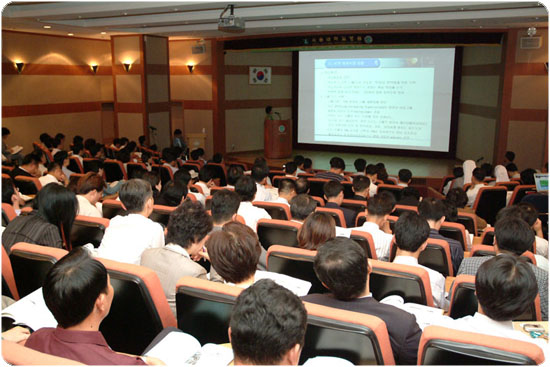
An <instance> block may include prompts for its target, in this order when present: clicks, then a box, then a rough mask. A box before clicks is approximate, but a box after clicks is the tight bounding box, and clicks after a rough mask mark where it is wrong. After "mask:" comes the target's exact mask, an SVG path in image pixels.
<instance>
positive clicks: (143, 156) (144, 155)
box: [141, 152, 153, 164]
mask: <svg viewBox="0 0 550 367" xmlns="http://www.w3.org/2000/svg"><path fill="white" fill-rule="evenodd" d="M152 158H153V156H152V155H151V153H149V152H143V153H141V161H142V162H143V163H145V164H147V163H149V164H151V163H152V161H151V159H152Z"/></svg>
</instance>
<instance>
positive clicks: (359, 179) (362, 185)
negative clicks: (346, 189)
mask: <svg viewBox="0 0 550 367" xmlns="http://www.w3.org/2000/svg"><path fill="white" fill-rule="evenodd" d="M369 187H370V178H368V177H367V176H355V177H354V178H353V191H354V192H362V191H365V190H366V189H368V188H369Z"/></svg>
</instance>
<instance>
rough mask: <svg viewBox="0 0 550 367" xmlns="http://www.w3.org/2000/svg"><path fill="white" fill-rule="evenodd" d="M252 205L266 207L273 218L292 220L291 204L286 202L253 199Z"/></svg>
mask: <svg viewBox="0 0 550 367" xmlns="http://www.w3.org/2000/svg"><path fill="white" fill-rule="evenodd" d="M252 205H254V206H255V207H258V208H262V209H265V210H266V211H267V213H268V214H269V215H270V216H271V218H272V219H280V220H290V219H292V215H291V214H290V206H288V205H286V204H285V203H275V202H272V201H253V202H252Z"/></svg>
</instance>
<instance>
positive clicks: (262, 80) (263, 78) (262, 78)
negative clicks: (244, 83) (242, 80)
mask: <svg viewBox="0 0 550 367" xmlns="http://www.w3.org/2000/svg"><path fill="white" fill-rule="evenodd" d="M248 84H263V85H266V84H271V67H270V66H250V67H249V68H248Z"/></svg>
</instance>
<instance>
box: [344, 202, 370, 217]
mask: <svg viewBox="0 0 550 367" xmlns="http://www.w3.org/2000/svg"><path fill="white" fill-rule="evenodd" d="M340 206H341V207H342V208H348V209H350V210H353V211H354V212H356V213H358V214H359V213H363V212H364V211H365V208H366V207H367V202H366V201H365V200H352V199H344V200H342V204H340Z"/></svg>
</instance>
